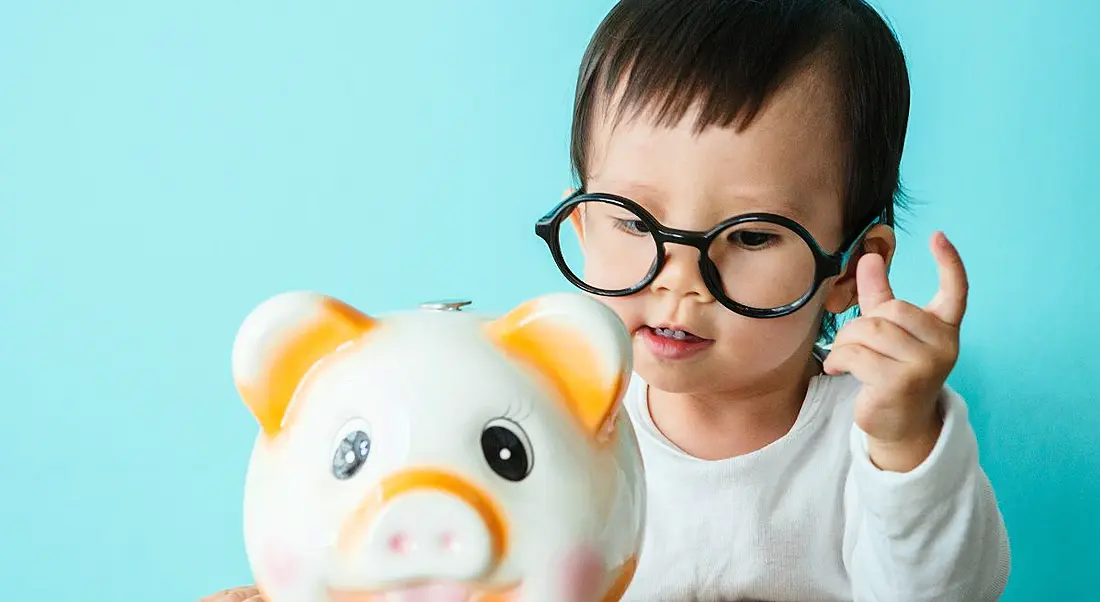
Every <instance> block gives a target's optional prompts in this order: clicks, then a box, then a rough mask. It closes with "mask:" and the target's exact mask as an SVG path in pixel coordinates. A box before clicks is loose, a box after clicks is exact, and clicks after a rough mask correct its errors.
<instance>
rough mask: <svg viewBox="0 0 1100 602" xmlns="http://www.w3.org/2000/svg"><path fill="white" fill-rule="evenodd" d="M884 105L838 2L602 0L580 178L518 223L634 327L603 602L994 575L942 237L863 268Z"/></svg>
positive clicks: (897, 86)
mask: <svg viewBox="0 0 1100 602" xmlns="http://www.w3.org/2000/svg"><path fill="white" fill-rule="evenodd" d="M908 111H909V82H908V73H907V68H906V64H905V59H904V57H903V54H902V51H901V49H900V47H899V45H898V42H897V41H896V39H895V37H894V36H893V34H892V32H891V30H890V29H889V27H888V26H887V25H886V23H885V22H884V21H883V20H882V18H881V17H880V16H879V15H878V14H877V13H876V12H875V11H874V10H873V9H872V8H871V7H870V6H868V5H867V4H866V3H865V2H863V1H861V0H622V1H621V2H619V3H618V4H617V5H615V7H614V8H613V9H612V10H611V12H610V14H609V15H608V16H607V17H606V19H605V20H604V22H603V23H602V24H601V26H600V27H599V29H598V30H597V31H596V33H595V35H594V37H593V39H592V41H591V43H590V45H589V48H588V51H587V52H586V54H585V56H584V59H583V62H582V65H581V69H580V79H579V82H578V87H577V94H576V106H575V112H574V122H573V142H572V160H573V167H574V169H575V171H576V175H577V178H578V182H579V189H578V190H576V191H569V192H567V195H566V198H565V200H564V201H563V202H562V203H561V204H559V205H558V206H557V207H556V208H555V209H554V210H552V211H551V212H550V213H548V214H547V215H546V217H544V218H543V219H542V220H541V221H540V222H539V225H538V233H539V235H540V236H541V237H542V238H543V239H544V240H545V241H546V242H547V245H548V247H549V249H550V252H551V254H552V255H553V257H554V259H555V261H556V262H557V264H558V266H559V267H560V268H561V269H562V271H563V273H564V274H565V276H566V277H567V278H568V279H569V280H570V281H571V282H572V283H573V284H574V285H576V286H578V287H579V288H581V289H582V290H584V291H587V292H588V293H590V294H594V295H599V296H600V298H601V299H603V300H604V301H605V302H606V303H607V304H608V305H609V306H610V307H611V308H613V309H614V310H615V312H616V313H617V314H618V315H619V316H620V317H621V318H622V320H623V322H624V323H625V324H626V325H627V327H628V328H629V330H630V332H631V333H632V335H633V337H634V351H635V362H636V364H635V369H636V374H635V376H634V378H633V380H632V383H631V387H630V390H629V391H628V393H627V397H626V400H625V404H626V410H627V412H628V413H629V416H630V417H631V419H632V421H633V423H634V425H635V428H636V429H637V431H638V436H639V440H640V443H641V446H642V453H643V457H644V459H645V463H646V471H647V489H648V520H647V532H646V537H645V547H644V550H643V553H642V556H641V558H640V563H639V566H638V571H637V574H636V576H635V579H634V581H633V583H632V584H631V586H630V588H629V590H628V591H627V593H626V596H625V600H628V601H637V602H653V601H672V602H685V601H693V600H768V601H780V600H784V601H787V600H790V601H795V600H798V601H805V600H858V601H872V600H874V601H889V602H907V601H916V600H929V601H933V600H934V601H936V602H950V601H955V600H958V601H966V602H981V601H985V600H996V599H998V598H999V597H1000V596H1001V593H1002V592H1003V590H1004V588H1005V585H1006V582H1007V578H1008V573H1009V547H1008V539H1007V535H1006V531H1005V527H1004V523H1003V519H1002V517H1001V515H1000V512H999V510H998V507H997V502H996V499H995V496H994V493H993V491H992V488H991V487H990V483H989V480H988V479H987V478H986V476H985V474H984V473H983V471H982V469H981V467H980V464H979V459H978V450H977V445H976V442H975V437H974V434H973V431H972V429H971V426H970V424H969V422H968V419H967V408H966V405H965V404H964V402H963V401H962V400H961V399H960V397H959V396H958V395H957V394H956V393H955V392H954V391H952V390H951V389H950V388H948V387H947V386H946V385H945V380H946V378H947V376H948V374H949V373H950V372H951V370H952V368H953V367H954V365H955V362H956V359H957V356H958V352H959V327H960V324H961V322H962V319H963V315H964V313H965V310H966V300H967V278H966V273H965V270H964V268H963V263H962V260H961V259H960V256H959V254H958V252H957V251H956V250H955V248H954V246H953V245H952V244H951V243H950V242H949V241H948V240H947V239H946V238H945V237H944V235H943V234H941V233H937V234H936V235H934V236H933V237H932V240H931V252H932V254H933V256H934V257H935V260H936V263H937V265H938V267H939V271H940V283H939V292H938V293H937V294H936V295H935V296H934V298H933V299H932V300H931V301H930V302H929V303H928V304H927V305H925V306H924V307H918V306H916V305H913V304H911V303H908V302H906V301H903V300H900V299H896V298H895V297H894V294H893V292H892V291H891V288H890V284H889V281H888V279H887V268H888V266H889V263H890V260H891V257H892V255H893V252H894V249H895V243H896V241H895V237H894V232H893V225H894V222H895V219H894V216H895V204H896V203H897V202H898V200H899V199H900V195H899V193H898V180H899V178H898V172H899V164H900V161H901V156H902V148H903V145H904V141H905V133H906V127H907V120H908ZM574 251H576V253H574ZM857 305H858V308H859V317H856V318H854V319H852V320H850V321H848V322H846V323H845V324H844V325H843V326H842V327H841V328H840V329H839V331H837V324H838V318H837V316H838V315H840V314H844V313H846V312H848V311H849V310H852V309H853V308H855V307H856V306H857ZM253 597H254V599H256V600H259V597H258V595H257V594H256V592H255V590H253V589H247V588H246V589H241V590H232V591H229V592H223V593H221V594H217V595H214V596H211V597H208V598H207V600H208V601H215V600H216V601H221V602H232V601H243V600H249V599H253Z"/></svg>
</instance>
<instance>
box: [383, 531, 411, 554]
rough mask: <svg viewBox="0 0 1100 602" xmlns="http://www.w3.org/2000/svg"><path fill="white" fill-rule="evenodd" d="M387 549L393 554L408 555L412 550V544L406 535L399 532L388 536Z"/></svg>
mask: <svg viewBox="0 0 1100 602" xmlns="http://www.w3.org/2000/svg"><path fill="white" fill-rule="evenodd" d="M387 547H389V549H390V551H391V552H393V553H394V554H408V553H409V552H411V551H412V549H413V543H412V539H410V538H409V536H408V534H406V533H405V532H400V533H394V534H393V535H391V536H390V538H389V541H388V542H387Z"/></svg>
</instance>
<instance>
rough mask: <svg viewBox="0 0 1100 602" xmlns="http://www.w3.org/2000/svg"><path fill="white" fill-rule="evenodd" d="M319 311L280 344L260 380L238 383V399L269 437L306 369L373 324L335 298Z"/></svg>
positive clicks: (277, 431)
mask: <svg viewBox="0 0 1100 602" xmlns="http://www.w3.org/2000/svg"><path fill="white" fill-rule="evenodd" d="M321 309H322V315H321V317H320V318H319V319H316V320H313V321H310V322H309V323H307V324H305V325H304V326H303V328H301V329H300V330H299V331H298V332H296V333H293V334H292V335H290V336H289V337H288V338H287V339H286V340H285V341H283V342H281V343H280V344H279V346H278V349H276V350H275V352H274V357H272V359H271V360H270V361H269V362H268V364H267V368H266V370H265V373H264V374H263V375H262V376H261V377H260V378H258V379H257V380H256V381H254V382H247V383H237V390H238V391H239V393H240V395H241V399H243V400H244V403H245V405H247V406H248V408H249V409H250V410H251V411H252V413H253V414H254V415H255V416H256V420H257V421H258V422H259V423H260V426H261V428H262V429H263V431H264V433H266V434H267V435H268V436H274V435H276V434H278V433H279V431H280V430H281V428H282V424H283V418H284V417H285V415H286V411H287V407H289V406H290V401H291V399H293V398H294V393H295V392H296V391H297V390H298V386H299V385H300V384H301V382H302V379H303V378H304V377H305V375H306V374H307V373H308V372H309V370H310V369H311V368H313V366H314V365H315V364H316V363H317V362H318V361H320V360H322V359H324V358H325V356H327V355H329V354H331V353H332V352H333V351H335V350H336V349H337V348H338V347H340V346H341V345H343V344H345V343H347V342H349V341H353V340H355V339H357V338H359V337H360V336H362V335H363V334H364V333H365V332H367V331H368V330H370V329H371V328H372V327H373V326H374V324H375V321H374V320H373V319H371V318H370V317H369V316H367V315H365V314H363V313H361V312H359V311H358V310H356V309H355V308H353V307H351V306H349V305H347V304H345V303H343V302H341V301H337V300H336V299H331V298H326V299H325V301H324V302H323V304H322V307H321Z"/></svg>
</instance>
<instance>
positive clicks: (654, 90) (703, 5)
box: [570, 0, 909, 341]
mask: <svg viewBox="0 0 1100 602" xmlns="http://www.w3.org/2000/svg"><path fill="white" fill-rule="evenodd" d="M819 56H823V57H826V58H827V59H828V60H829V61H830V67H831V68H832V72H831V75H832V76H833V81H834V82H835V83H836V85H837V86H838V87H839V90H838V92H839V94H840V95H839V97H838V98H839V102H840V107H841V111H842V115H841V118H842V120H843V122H842V124H841V131H842V132H844V133H845V134H846V139H844V140H843V144H844V146H845V149H846V153H847V156H846V159H845V191H844V217H843V224H844V237H845V238H847V237H849V236H852V235H854V234H856V233H858V232H859V231H860V230H861V229H862V228H863V227H864V226H865V225H866V224H867V223H868V222H869V221H870V220H871V219H873V218H874V217H881V218H882V220H883V223H885V224H887V225H890V226H894V225H895V208H896V207H903V206H904V195H903V193H902V190H901V187H900V178H899V168H900V163H901V156H902V149H903V147H904V143H905V134H906V127H907V124H908V118H909V73H908V69H907V67H906V64H905V57H904V54H903V53H902V49H901V46H900V44H899V42H898V40H897V38H896V37H895V36H894V32H893V31H892V29H891V28H890V26H889V25H888V24H887V23H886V21H885V20H884V19H883V18H882V16H880V15H879V14H878V12H876V11H875V9H874V8H872V7H871V6H870V5H868V4H867V3H866V2H864V1H863V0H620V1H619V2H618V3H617V4H616V5H615V6H614V7H613V8H612V9H611V11H610V12H609V13H608V15H607V16H606V17H605V18H604V20H603V22H602V23H601V24H600V25H599V27H598V28H597V30H596V32H595V34H594V35H593V37H592V40H591V42H590V43H589V45H588V48H587V50H586V51H585V54H584V57H583V59H582V61H581V67H580V73H579V77H578V81H577V90H576V97H575V99H574V109H573V129H572V140H571V148H570V154H571V159H572V164H573V171H574V175H575V177H576V178H577V180H578V183H579V185H581V186H584V185H585V181H586V177H587V173H586V170H587V160H588V151H589V144H590V140H589V137H590V135H591V125H592V123H593V112H594V111H595V109H596V106H597V104H598V103H599V102H600V101H601V99H608V98H611V96H612V95H613V94H615V93H616V91H619V92H620V94H621V96H619V97H618V102H617V106H618V110H619V116H620V117H621V116H622V114H623V112H625V111H627V110H630V109H633V110H636V111H641V110H643V109H654V110H655V111H656V113H655V115H656V119H657V121H658V122H659V123H664V124H674V123H676V122H678V121H679V120H680V119H681V118H682V117H683V115H684V114H685V113H686V112H687V111H688V110H689V109H690V108H692V106H693V104H694V103H698V107H699V117H698V121H697V123H696V124H695V126H696V128H697V129H698V130H702V129H704V128H706V127H708V126H712V125H717V126H721V127H727V126H730V125H735V126H736V127H738V128H741V129H743V128H745V127H748V125H750V124H751V122H752V120H753V118H754V117H755V115H756V114H757V113H758V112H759V111H760V109H761V107H762V105H763V104H764V103H765V102H766V101H767V99H768V97H769V95H770V94H772V93H773V92H774V91H775V90H776V89H777V88H778V87H779V86H780V85H782V84H783V83H784V81H785V80H786V78H788V77H789V76H790V75H792V73H794V72H795V71H796V70H797V69H798V68H799V67H801V66H803V65H805V64H806V62H807V61H810V60H812V59H814V58H817V57H819ZM836 327H837V316H834V315H832V314H828V313H826V315H825V316H824V323H823V325H822V331H821V338H822V339H823V340H825V341H828V340H831V338H832V337H833V336H834V335H835V332H836Z"/></svg>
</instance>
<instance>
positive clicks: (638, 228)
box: [615, 219, 649, 236]
mask: <svg viewBox="0 0 1100 602" xmlns="http://www.w3.org/2000/svg"><path fill="white" fill-rule="evenodd" d="M615 227H616V228H618V229H619V230H622V231H624V232H626V233H628V234H634V235H636V236H645V235H647V234H649V226H647V225H646V223H645V222H643V221H642V220H640V219H617V220H615Z"/></svg>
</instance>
